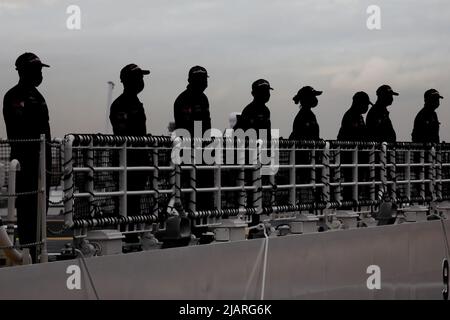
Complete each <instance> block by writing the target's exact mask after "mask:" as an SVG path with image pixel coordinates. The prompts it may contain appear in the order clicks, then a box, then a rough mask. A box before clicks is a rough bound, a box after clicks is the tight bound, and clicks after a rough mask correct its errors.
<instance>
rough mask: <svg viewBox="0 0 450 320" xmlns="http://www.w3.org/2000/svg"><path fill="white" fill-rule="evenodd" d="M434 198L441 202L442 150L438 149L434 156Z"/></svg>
mask: <svg viewBox="0 0 450 320" xmlns="http://www.w3.org/2000/svg"><path fill="white" fill-rule="evenodd" d="M436 162H437V166H436V180H437V182H436V197H437V199H438V200H439V201H441V200H442V148H439V150H438V152H437V155H436Z"/></svg>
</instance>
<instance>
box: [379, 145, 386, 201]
mask: <svg viewBox="0 0 450 320" xmlns="http://www.w3.org/2000/svg"><path fill="white" fill-rule="evenodd" d="M386 149H387V143H386V142H383V143H382V144H381V154H380V164H381V169H380V172H381V177H380V178H381V189H382V190H381V192H382V194H381V196H379V199H380V200H382V199H383V198H384V196H385V195H386V192H387V182H386V180H387V171H386Z"/></svg>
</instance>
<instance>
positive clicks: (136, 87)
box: [109, 64, 150, 243]
mask: <svg viewBox="0 0 450 320" xmlns="http://www.w3.org/2000/svg"><path fill="white" fill-rule="evenodd" d="M148 74H150V71H149V70H142V69H141V68H139V67H138V66H137V65H135V64H129V65H127V66H125V67H124V68H123V69H122V70H121V71H120V81H121V82H122V84H123V93H122V94H121V95H120V96H119V97H118V98H117V99H116V100H114V102H113V103H112V104H111V110H110V115H109V119H110V120H111V125H112V128H113V133H114V134H115V135H124V136H144V135H146V134H147V128H146V116H145V111H144V107H143V104H142V102H141V101H140V100H139V98H138V94H139V93H140V92H141V91H142V90H144V75H148ZM148 161H149V157H148V155H147V153H146V151H145V150H128V152H127V165H128V166H130V167H133V166H145V165H148ZM146 182H147V175H146V174H143V173H142V172H138V171H134V172H128V173H127V190H130V191H132V190H143V189H144V188H145V184H146ZM127 200H128V201H127V215H128V216H136V215H140V214H141V206H140V200H141V196H139V195H137V196H136V195H135V196H128V199H127ZM132 230H133V227H132V226H131V227H130V228H129V231H132ZM122 231H124V230H122ZM125 241H126V242H128V243H136V242H138V237H137V235H136V234H127V235H126V236H125Z"/></svg>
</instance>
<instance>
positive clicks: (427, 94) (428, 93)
mask: <svg viewBox="0 0 450 320" xmlns="http://www.w3.org/2000/svg"><path fill="white" fill-rule="evenodd" d="M436 95H437V96H438V97H439V98H440V99H444V97H443V96H441V94H440V93H439V91H437V90H436V89H429V90H427V91H425V94H424V98H425V100H428V99H429V98H431V97H433V96H436Z"/></svg>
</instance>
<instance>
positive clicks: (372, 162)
mask: <svg viewBox="0 0 450 320" xmlns="http://www.w3.org/2000/svg"><path fill="white" fill-rule="evenodd" d="M375 154H376V148H375V144H374V145H373V146H372V150H370V153H369V163H370V173H369V175H370V181H371V182H372V184H371V185H370V200H372V201H375V199H376V192H375V190H376V187H375V165H376V163H375Z"/></svg>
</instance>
